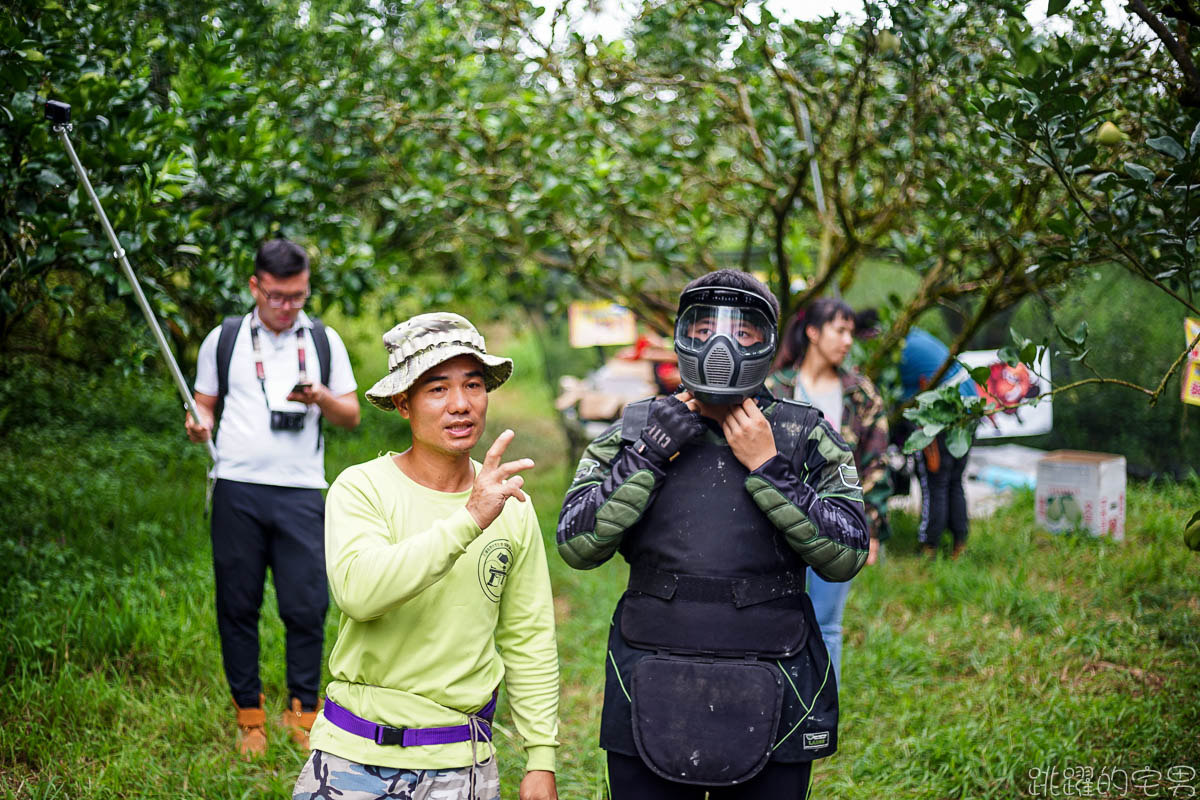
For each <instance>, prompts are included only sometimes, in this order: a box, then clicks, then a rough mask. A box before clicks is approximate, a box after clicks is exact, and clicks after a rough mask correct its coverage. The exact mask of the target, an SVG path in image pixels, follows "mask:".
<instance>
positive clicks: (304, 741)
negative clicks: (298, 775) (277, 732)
mask: <svg viewBox="0 0 1200 800" xmlns="http://www.w3.org/2000/svg"><path fill="white" fill-rule="evenodd" d="M301 708H302V706H301V705H300V701H299V700H298V699H296V698H295V697H293V698H292V707H291V708H289V709H286V710H285V711H284V712H283V717H282V719H281V720H280V722H281V723H282V724H283V727H285V728H287V731H288V734H290V735H291V737H292V741H294V742H295V743H296V744H298V745H300V746H301V747H303V748H304V750H305V751H306V752H307V751H308V749H309V747H308V732H309V731H311V730H312V726H313V723H314V722H316V721H317V714H319V713H321V700H320V699H318V700H317V708H316V710H315V711H302V710H301Z"/></svg>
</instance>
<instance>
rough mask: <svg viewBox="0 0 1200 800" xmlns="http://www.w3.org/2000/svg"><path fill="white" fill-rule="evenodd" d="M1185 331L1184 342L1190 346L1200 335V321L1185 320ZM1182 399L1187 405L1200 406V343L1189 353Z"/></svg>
mask: <svg viewBox="0 0 1200 800" xmlns="http://www.w3.org/2000/svg"><path fill="white" fill-rule="evenodd" d="M1183 331H1184V334H1185V335H1186V337H1187V338H1186V339H1185V340H1184V341H1185V342H1186V343H1187V344H1189V345H1190V344H1191V343H1192V340H1194V339H1195V338H1196V336H1197V335H1198V334H1200V319H1192V318H1191V317H1188V318H1187V319H1185V320H1184V321H1183ZM1181 399H1182V400H1183V402H1185V403H1191V404H1192V405H1194V406H1200V343H1198V344H1197V345H1196V346H1195V347H1193V348H1192V349H1191V351H1190V352H1189V353H1188V363H1187V364H1185V365H1184V368H1183V395H1182V397H1181Z"/></svg>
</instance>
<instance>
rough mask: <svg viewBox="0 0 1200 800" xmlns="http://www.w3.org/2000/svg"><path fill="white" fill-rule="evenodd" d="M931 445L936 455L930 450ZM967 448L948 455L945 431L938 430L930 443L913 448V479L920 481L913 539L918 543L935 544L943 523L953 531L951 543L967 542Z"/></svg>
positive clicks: (944, 527)
mask: <svg viewBox="0 0 1200 800" xmlns="http://www.w3.org/2000/svg"><path fill="white" fill-rule="evenodd" d="M934 448H936V449H937V453H936V455H935V454H934V453H933V452H932V450H933V449H934ZM969 452H970V451H969V450H968V452H967V453H963V455H962V458H955V457H954V456H952V455H950V451H949V450H948V449H947V448H946V435H945V434H938V437H937V439H935V440H934V442H933V444H931V445H929V447H927V448H925V449H924V450H920V451H918V452H917V458H916V462H917V479H918V480H919V481H920V482H921V528H920V530H919V531H918V533H917V539H918V540H919V541H920V542H921V544H924V545H930V546H933V547H936V546H937V544H938V542H940V541H941V539H942V531H944V530H946V528H947V527H949V528H950V532H951V533H952V534H953V535H954V544H955V545H963V544H966V543H967V495H966V492H965V491H964V490H963V470H965V469H966V468H967V455H968V453H969Z"/></svg>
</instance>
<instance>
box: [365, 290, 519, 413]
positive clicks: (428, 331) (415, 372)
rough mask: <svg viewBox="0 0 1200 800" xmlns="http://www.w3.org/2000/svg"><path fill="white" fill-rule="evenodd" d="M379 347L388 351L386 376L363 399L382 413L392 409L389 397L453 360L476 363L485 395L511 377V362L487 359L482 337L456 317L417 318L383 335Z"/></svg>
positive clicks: (435, 313)
mask: <svg viewBox="0 0 1200 800" xmlns="http://www.w3.org/2000/svg"><path fill="white" fill-rule="evenodd" d="M383 346H384V347H386V348H387V351H388V374H387V375H385V376H384V377H383V378H382V379H381V380H380V381H379V382H378V383H376V384H375V385H374V386H372V387H371V388H370V389H368V390H367V399H368V400H370V401H371V403H372V404H373V405H375V406H376V407H377V408H382V409H383V410H384V411H391V410H392V409H394V408H395V407H396V405H395V403H393V402H392V397H393V396H395V395H398V394H400V393H401V392H404V391H406V390H407V389H408V388H409V387H410V386H412V385H413V383H415V382H416V380H417V378H419V377H421V376H422V375H423V374H425V371H426V370H428V369H431V368H432V367H436V366H437V365H438V364H441V363H442V362H443V361H449V360H450V359H452V358H454V357H455V356H460V355H471V356H475V358H477V359H479V362H480V363H481V364H483V382H484V385H485V386H486V387H487V390H488V391H489V392H490V391H492V390H493V389H495V388H497V387H498V386H500V384H502V383H504V382H505V381H506V380H508V377H509V376H510V375H512V370H513V362H512V359H511V358H501V357H500V356H493V355H488V352H487V348H486V347H485V346H484V343H483V336H481V335H480V334H479V331H477V330H475V326H474V325H472V324H471V323H470V322H468V321H467V320H466V318H465V317H460V316H459V315H458V314H451V313H449V312H444V311H439V312H434V313H432V314H418V315H417V316H415V317H413V318H412V319H409V320H405V321H404V322H401V323H400V324H399V325H397V326H396V327H394V328H392V329H391V330H390V331H388V332H387V333H385V334H384V335H383Z"/></svg>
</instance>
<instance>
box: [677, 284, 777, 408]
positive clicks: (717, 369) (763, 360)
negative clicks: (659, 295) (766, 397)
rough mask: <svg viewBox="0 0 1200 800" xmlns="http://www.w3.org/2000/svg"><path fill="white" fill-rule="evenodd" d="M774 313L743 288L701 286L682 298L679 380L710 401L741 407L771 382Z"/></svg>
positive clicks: (694, 392) (679, 334) (678, 332)
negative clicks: (741, 403) (748, 398)
mask: <svg viewBox="0 0 1200 800" xmlns="http://www.w3.org/2000/svg"><path fill="white" fill-rule="evenodd" d="M776 325H777V321H776V316H775V310H774V309H773V308H772V307H771V304H770V303H769V302H767V301H766V300H765V299H763V298H762V297H760V296H759V295H757V294H755V293H754V292H748V291H746V290H744V289H732V288H728V287H725V286H701V287H698V288H695V289H689V290H688V291H686V292H684V293H683V294H682V295H680V297H679V315H678V317H677V318H676V322H675V354H676V355H677V356H678V357H679V377H680V380H682V381H683V385H684V386H686V387H687V388H688V389H689V390H690V391H691V393H692V395H693V396H694V397H696V398H697V399H698V400H701V401H703V402H705V403H712V404H726V405H728V404H732V403H740V402H741V401H742V398H744V397H746V396H747V395H751V394H754V392H756V391H758V388H759V387H760V386H762V385H763V382H764V381H765V380H766V379H767V373H768V372H769V371H770V369H771V360H772V359H773V358H774V357H775V346H776V342H777V335H776Z"/></svg>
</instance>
